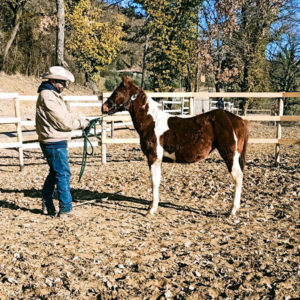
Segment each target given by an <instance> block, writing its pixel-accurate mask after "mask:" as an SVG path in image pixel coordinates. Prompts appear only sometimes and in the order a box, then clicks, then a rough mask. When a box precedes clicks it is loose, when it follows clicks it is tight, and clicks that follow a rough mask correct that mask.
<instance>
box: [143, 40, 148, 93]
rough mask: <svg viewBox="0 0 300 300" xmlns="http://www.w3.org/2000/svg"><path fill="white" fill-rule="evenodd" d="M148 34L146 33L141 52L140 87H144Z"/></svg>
mask: <svg viewBox="0 0 300 300" xmlns="http://www.w3.org/2000/svg"><path fill="white" fill-rule="evenodd" d="M148 40H149V38H148V35H146V41H145V47H144V54H143V65H142V81H141V87H142V89H143V88H144V85H145V73H146V62H147V51H148Z"/></svg>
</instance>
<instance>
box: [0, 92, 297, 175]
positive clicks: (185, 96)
mask: <svg viewBox="0 0 300 300" xmlns="http://www.w3.org/2000/svg"><path fill="white" fill-rule="evenodd" d="M110 94H111V93H103V95H102V98H103V101H105V100H106V99H107V98H108V97H109V96H110ZM147 95H148V97H151V98H179V99H181V100H179V101H178V102H179V103H178V104H180V105H181V107H180V113H181V114H183V113H188V114H187V115H182V117H188V116H192V115H194V105H193V101H194V99H195V97H198V98H199V97H202V98H218V97H224V98H277V99H278V101H279V114H278V115H277V116H270V115H249V116H244V117H243V118H244V119H247V120H250V121H276V122H277V136H276V137H274V138H271V139H258V138H255V139H254V138H250V139H249V143H261V144H266V143H272V144H276V152H275V158H276V163H279V161H280V156H279V150H280V145H281V144H300V140H299V139H296V138H295V139H282V138H281V137H282V132H281V131H282V128H281V122H285V121H289V122H298V121H300V116H283V98H289V97H300V92H295V93H207V92H204V93H203V92H202V93H147ZM1 99H11V100H12V101H13V102H14V109H15V116H13V117H3V118H0V125H1V124H15V125H16V134H17V142H9V143H7V142H5V143H2V142H1V140H0V149H1V148H17V149H18V151H19V164H20V169H21V170H22V168H23V167H24V159H23V150H24V149H34V148H39V144H38V143H37V142H34V143H32V142H31V143H24V141H23V130H22V128H23V127H24V126H34V124H35V123H34V121H33V120H29V121H28V120H23V119H22V116H21V108H20V106H21V103H22V102H25V101H31V102H35V101H36V100H37V96H21V95H19V94H17V93H0V100H1ZM64 100H65V101H70V106H71V107H97V108H98V109H99V114H97V115H95V116H92V117H91V116H90V117H84V116H82V117H84V118H90V119H92V118H95V117H99V115H100V114H101V110H100V108H101V106H102V102H101V101H100V100H99V97H98V96H65V97H64ZM163 101H164V100H163ZM167 101H168V100H165V102H162V103H164V104H168V102H167ZM172 103H174V102H172ZM186 104H188V105H187V106H186ZM173 112H174V111H173ZM101 119H102V123H101V125H102V126H101V129H97V132H98V133H100V132H101V141H100V142H99V141H92V144H93V146H98V145H101V148H102V162H103V163H106V145H107V144H119V143H139V139H138V138H122V139H120V138H115V137H113V134H111V137H107V131H108V130H109V128H108V123H110V124H111V128H114V127H117V126H118V125H120V124H121V125H122V126H123V125H124V124H126V125H128V124H131V118H130V116H129V114H128V113H125V114H124V113H122V114H116V115H114V116H103V117H102V118H101ZM111 130H112V129H111ZM112 132H113V131H112ZM72 136H73V137H76V136H77V137H78V136H81V131H80V130H78V131H74V132H73V133H72ZM82 146H83V142H82V141H80V142H74V141H72V142H70V143H69V147H82Z"/></svg>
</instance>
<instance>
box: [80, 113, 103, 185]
mask: <svg viewBox="0 0 300 300" xmlns="http://www.w3.org/2000/svg"><path fill="white" fill-rule="evenodd" d="M99 120H100V118H96V119H92V120H90V124H89V126H88V127H86V128H85V129H83V130H82V136H83V138H84V142H83V153H82V162H81V169H80V173H79V179H78V182H79V181H80V179H81V177H82V175H83V173H84V169H85V165H86V158H87V156H88V155H93V154H94V147H93V145H92V142H91V141H90V140H89V136H90V137H93V136H94V137H96V138H97V139H100V138H99V137H98V136H97V131H96V125H97V123H98V122H99ZM92 129H94V133H90V132H91V131H92ZM88 144H89V145H90V146H91V151H90V152H88Z"/></svg>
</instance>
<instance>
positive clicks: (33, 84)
mask: <svg viewBox="0 0 300 300" xmlns="http://www.w3.org/2000/svg"><path fill="white" fill-rule="evenodd" d="M41 81H42V80H41V79H39V78H37V77H34V76H24V75H21V74H17V75H7V74H4V73H0V93H19V94H20V95H35V94H36V93H37V89H38V86H39V85H40V83H41ZM64 94H65V95H92V94H93V91H92V90H91V89H90V88H88V87H84V86H82V85H78V84H76V83H74V84H71V85H70V87H68V88H67V89H66V90H65V92H64Z"/></svg>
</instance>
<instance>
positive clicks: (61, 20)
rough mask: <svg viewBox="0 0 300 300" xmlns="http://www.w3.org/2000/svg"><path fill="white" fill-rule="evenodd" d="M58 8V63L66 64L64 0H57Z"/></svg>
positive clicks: (59, 64)
mask: <svg viewBox="0 0 300 300" xmlns="http://www.w3.org/2000/svg"><path fill="white" fill-rule="evenodd" d="M56 8H57V37H56V65H58V66H66V62H65V60H64V48H65V47H64V46H65V7H64V0H56Z"/></svg>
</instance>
